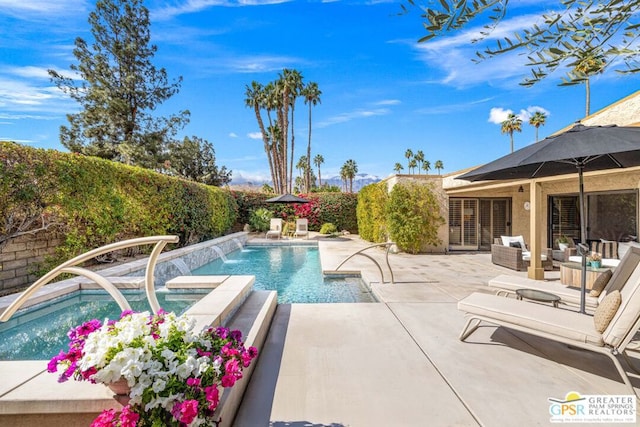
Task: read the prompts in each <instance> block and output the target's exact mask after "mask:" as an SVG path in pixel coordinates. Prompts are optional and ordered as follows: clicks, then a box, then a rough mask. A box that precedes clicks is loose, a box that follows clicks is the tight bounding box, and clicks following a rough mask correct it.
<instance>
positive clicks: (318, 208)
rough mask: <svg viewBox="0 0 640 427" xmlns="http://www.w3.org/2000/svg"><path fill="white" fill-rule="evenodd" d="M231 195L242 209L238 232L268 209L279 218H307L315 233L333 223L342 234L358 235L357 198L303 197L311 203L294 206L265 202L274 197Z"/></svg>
mask: <svg viewBox="0 0 640 427" xmlns="http://www.w3.org/2000/svg"><path fill="white" fill-rule="evenodd" d="M231 194H232V195H233V197H234V198H235V200H236V204H237V206H238V216H237V218H238V222H239V223H238V224H236V228H242V226H243V225H244V224H249V222H250V217H251V213H252V212H254V211H256V210H258V209H260V208H265V209H268V210H269V211H270V212H271V213H272V214H273V217H275V218H283V219H289V218H293V217H297V218H307V219H308V220H309V230H311V231H319V230H320V227H322V224H324V223H328V222H330V223H333V224H335V226H336V227H337V228H338V230H347V231H349V232H350V233H357V232H358V219H357V217H356V206H357V204H358V196H357V194H350V193H309V194H299V196H300V197H303V198H304V199H307V200H309V203H303V204H293V205H287V204H282V203H266V202H265V200H267V199H269V198H271V197H273V194H265V193H254V192H244V191H232V192H231Z"/></svg>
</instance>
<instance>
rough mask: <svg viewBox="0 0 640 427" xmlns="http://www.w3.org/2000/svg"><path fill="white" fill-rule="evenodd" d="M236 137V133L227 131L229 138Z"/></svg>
mask: <svg viewBox="0 0 640 427" xmlns="http://www.w3.org/2000/svg"><path fill="white" fill-rule="evenodd" d="M237 137H238V134H237V133H235V132H231V133H229V138H237Z"/></svg>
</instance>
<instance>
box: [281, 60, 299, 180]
mask: <svg viewBox="0 0 640 427" xmlns="http://www.w3.org/2000/svg"><path fill="white" fill-rule="evenodd" d="M280 80H281V81H282V103H283V105H284V106H285V108H284V112H283V115H284V116H288V110H289V108H291V157H290V159H291V160H290V161H289V192H291V189H292V188H291V186H292V182H293V157H294V150H295V131H294V128H293V113H294V110H295V106H296V99H297V98H298V96H300V91H301V90H302V88H303V84H302V74H301V73H300V71H298V70H289V69H287V68H285V69H284V70H282V74H281V75H280ZM286 124H287V125H288V122H287V123H286ZM283 127H284V126H283ZM287 131H288V129H287V130H285V132H284V138H285V140H286V138H287ZM286 152H287V150H285V153H286ZM285 159H286V154H285Z"/></svg>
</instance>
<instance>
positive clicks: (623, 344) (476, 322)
mask: <svg viewBox="0 0 640 427" xmlns="http://www.w3.org/2000/svg"><path fill="white" fill-rule="evenodd" d="M458 310H460V311H462V312H464V313H465V317H466V319H467V322H466V323H465V325H464V327H463V328H462V331H461V332H460V336H459V338H460V340H461V341H465V340H466V339H467V338H468V337H469V336H470V335H471V334H472V333H473V332H474V331H475V330H476V329H478V327H479V326H480V323H481V322H487V323H490V324H493V325H497V326H502V327H505V328H508V329H513V330H516V331H520V332H524V333H527V334H531V335H534V336H537V337H541V338H546V339H549V340H551V341H557V342H560V343H564V344H568V345H570V346H573V347H577V348H581V349H584V350H589V351H592V352H595V353H599V354H603V355H606V356H607V357H608V358H609V359H610V360H611V361H612V362H613V364H614V366H615V367H616V370H617V371H618V374H619V375H620V377H621V378H622V380H623V382H624V384H625V385H626V386H627V388H628V390H629V391H630V392H631V393H632V394H633V395H635V396H636V397H638V395H637V393H636V391H635V389H634V387H633V384H631V380H630V379H629V376H628V374H627V372H626V371H625V369H624V368H623V367H622V365H621V364H620V361H619V360H618V358H617V357H616V356H617V355H618V354H622V355H623V356H624V357H625V359H626V360H627V362H628V363H629V366H630V367H631V369H633V370H636V369H635V367H634V366H633V365H632V364H631V361H630V360H629V357H628V355H627V350H635V348H634V347H633V346H632V345H630V344H631V342H632V340H633V338H634V335H635V334H636V332H637V331H638V328H639V327H640V266H636V268H635V269H634V270H633V272H632V273H631V274H630V275H629V277H628V278H627V280H626V284H625V285H624V286H622V288H621V290H615V291H612V292H610V293H609V294H607V296H606V297H605V298H604V299H603V300H602V301H601V302H600V304H599V305H598V307H597V308H596V310H595V313H594V315H593V316H589V315H586V314H581V313H578V312H575V311H569V310H562V309H558V308H554V307H551V306H547V305H541V304H533V303H528V302H524V301H519V300H517V299H513V298H503V297H500V296H497V295H489V294H485V293H477V292H476V293H473V294H471V295H469V296H467V297H466V298H464V299H462V300H460V301H459V302H458Z"/></svg>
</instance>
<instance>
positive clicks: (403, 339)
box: [234, 236, 640, 427]
mask: <svg viewBox="0 0 640 427" xmlns="http://www.w3.org/2000/svg"><path fill="white" fill-rule="evenodd" d="M367 245H368V243H367V242H364V241H362V240H360V239H359V238H358V237H357V236H348V238H346V239H337V240H324V241H320V242H319V247H320V253H321V260H322V265H323V269H325V270H332V269H335V267H336V266H337V264H338V263H339V262H341V261H342V260H343V259H345V258H346V257H347V256H348V255H350V254H351V253H353V252H355V251H357V250H358V249H361V248H364V247H366V246H367ZM367 253H368V254H370V255H372V256H374V258H376V259H378V260H381V261H382V260H383V259H384V252H383V251H381V250H371V251H368V252H367ZM390 263H391V265H392V267H393V271H394V275H395V283H394V284H391V283H388V280H389V276H388V275H387V274H388V271H387V270H386V267H383V268H384V270H383V271H384V274H385V281H387V282H386V283H380V282H381V281H380V273H379V272H378V270H377V268H376V267H375V265H374V264H373V263H372V262H371V261H370V260H369V259H367V258H365V257H356V258H354V259H352V260H351V261H349V262H348V263H347V264H346V265H345V267H343V269H347V270H362V272H363V278H364V279H365V280H366V281H367V282H370V283H371V287H372V289H373V291H374V292H375V294H376V295H377V297H378V299H379V300H380V303H378V304H372V303H369V304H364V303H363V304H291V305H279V306H278V309H277V312H276V316H275V318H274V321H273V323H272V326H271V331H270V333H269V336H268V338H267V342H266V344H265V346H264V347H263V348H261V349H260V351H261V355H260V358H259V361H258V364H257V365H256V370H255V372H254V374H253V377H252V378H251V381H250V383H249V387H248V389H247V392H246V394H245V397H244V400H243V403H242V406H241V408H240V411H239V414H238V416H237V417H236V420H235V423H234V425H235V426H238V427H256V426H300V427H301V426H316V427H319V426H334V427H340V426H353V427H358V426H368V427H371V426H506V425H519V426H534V425H549V424H550V418H551V415H550V413H549V407H550V403H549V401H548V398H550V397H551V398H555V399H561V400H562V399H564V398H565V396H566V395H567V393H568V392H570V391H575V392H578V393H580V394H581V395H585V394H606V395H625V394H628V391H627V389H626V387H625V386H624V384H623V383H622V381H621V379H620V378H618V375H617V372H616V370H615V368H614V367H613V365H612V364H611V362H610V361H609V360H608V359H607V358H606V357H604V356H600V355H596V354H593V353H590V352H586V351H581V350H578V349H572V348H569V347H567V346H566V345H563V344H558V343H555V342H551V341H548V340H545V339H541V338H536V337H533V336H530V335H527V334H523V333H518V332H515V331H512V330H508V329H505V328H499V327H496V326H491V325H485V326H483V327H481V328H479V330H478V331H476V332H475V333H474V334H473V335H471V337H469V338H468V340H467V342H461V341H459V340H458V334H459V332H460V330H461V328H462V326H463V324H464V317H463V315H462V313H460V312H459V311H458V310H457V308H456V304H457V302H458V300H460V299H462V298H464V297H465V296H466V295H468V294H470V293H472V292H475V291H481V292H490V290H489V289H488V288H487V281H488V280H489V279H491V278H493V277H495V276H497V275H499V274H513V275H523V276H524V275H526V274H525V273H524V272H515V271H511V270H508V269H505V268H502V267H498V266H495V265H493V264H491V261H490V254H487V253H471V254H451V255H408V254H392V255H390ZM381 265H383V266H384V263H383V262H381ZM545 276H546V278H547V279H556V280H557V278H558V276H559V273H558V272H557V271H554V272H545ZM632 382H634V384H635V385H636V387H640V379H638V378H634V377H632ZM639 421H640V420H639ZM582 425H585V424H582ZM598 425H602V424H598ZM627 425H628V424H627Z"/></svg>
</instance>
